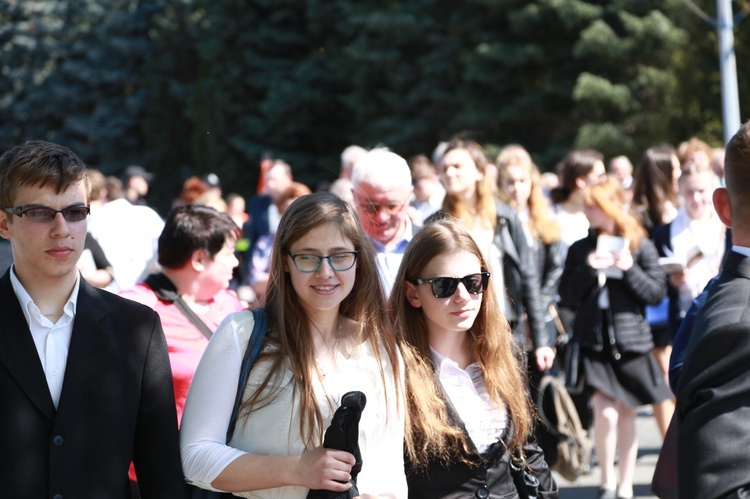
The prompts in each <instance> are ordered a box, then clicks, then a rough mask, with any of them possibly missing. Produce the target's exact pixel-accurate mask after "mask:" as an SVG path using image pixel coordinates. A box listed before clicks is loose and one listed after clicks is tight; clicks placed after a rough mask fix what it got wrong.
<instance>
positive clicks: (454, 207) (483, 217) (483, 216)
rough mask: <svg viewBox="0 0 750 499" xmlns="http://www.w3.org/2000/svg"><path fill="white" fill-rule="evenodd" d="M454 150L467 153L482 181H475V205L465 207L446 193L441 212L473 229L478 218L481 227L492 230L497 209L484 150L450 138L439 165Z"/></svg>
mask: <svg viewBox="0 0 750 499" xmlns="http://www.w3.org/2000/svg"><path fill="white" fill-rule="evenodd" d="M455 149H462V150H464V151H466V152H467V153H469V156H471V159H472V160H473V161H474V165H475V166H476V168H477V170H478V171H479V172H480V173H482V179H481V180H478V181H477V185H476V191H477V205H476V206H466V205H465V204H464V203H463V202H462V201H460V200H458V199H455V198H454V197H453V196H451V195H450V193H446V195H445V199H444V200H443V210H445V211H446V212H447V213H448V214H450V215H451V216H453V217H455V218H457V219H459V220H462V221H463V222H464V224H466V227H473V226H474V223H475V221H476V218H477V217H478V218H479V220H480V221H481V223H482V226H483V227H484V228H486V229H494V228H495V225H497V209H496V208H495V201H494V190H495V186H494V184H493V180H492V178H491V177H490V176H489V175H487V164H488V162H487V156H486V155H485V154H484V149H483V148H482V146H481V145H479V143H477V142H475V141H473V140H466V139H462V138H460V137H454V138H452V139H451V140H450V141H449V142H448V144H447V145H446V147H445V150H444V151H443V154H442V157H441V158H440V164H441V165H442V164H443V158H445V155H446V154H448V153H449V152H451V151H453V150H455Z"/></svg>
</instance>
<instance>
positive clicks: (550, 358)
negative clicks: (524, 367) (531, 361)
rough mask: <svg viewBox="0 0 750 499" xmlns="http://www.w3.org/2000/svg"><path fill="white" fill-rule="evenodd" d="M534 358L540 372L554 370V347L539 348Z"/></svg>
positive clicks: (535, 351)
mask: <svg viewBox="0 0 750 499" xmlns="http://www.w3.org/2000/svg"><path fill="white" fill-rule="evenodd" d="M534 358H535V360H536V367H538V368H539V370H540V371H542V372H544V371H546V370H547V369H552V363H553V362H554V360H555V349H554V348H552V347H539V348H537V349H536V350H534Z"/></svg>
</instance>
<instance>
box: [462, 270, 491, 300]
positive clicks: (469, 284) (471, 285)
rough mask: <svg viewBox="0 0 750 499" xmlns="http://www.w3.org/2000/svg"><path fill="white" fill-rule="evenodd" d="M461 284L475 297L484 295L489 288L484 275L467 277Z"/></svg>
mask: <svg viewBox="0 0 750 499" xmlns="http://www.w3.org/2000/svg"><path fill="white" fill-rule="evenodd" d="M461 282H463V283H464V286H466V291H468V292H469V293H471V294H473V295H478V294H481V293H484V290H485V288H486V287H487V278H486V276H485V275H483V274H472V275H467V276H466V277H464V278H463V279H461Z"/></svg>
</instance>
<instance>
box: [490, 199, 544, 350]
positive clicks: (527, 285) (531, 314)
mask: <svg viewBox="0 0 750 499" xmlns="http://www.w3.org/2000/svg"><path fill="white" fill-rule="evenodd" d="M498 214H499V215H500V216H502V217H503V218H505V219H506V220H507V223H508V231H509V233H510V237H511V238H512V239H513V244H514V246H515V248H516V252H517V253H518V256H519V258H520V269H519V270H520V273H521V301H522V303H523V308H524V311H525V312H526V318H527V319H528V322H529V329H530V330H531V341H532V342H533V344H534V348H539V347H543V346H554V344H555V341H556V338H551V337H549V334H547V330H546V328H545V327H544V306H545V305H543V304H542V299H541V289H542V287H541V282H540V269H539V265H538V264H537V262H536V261H535V259H534V254H533V253H532V251H531V248H530V247H529V244H528V243H527V241H526V235H525V234H524V232H523V227H522V226H521V221H520V220H519V219H518V215H517V214H516V212H515V210H513V209H512V208H510V207H509V206H507V205H501V211H499V213H498Z"/></svg>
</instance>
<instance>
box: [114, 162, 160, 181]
mask: <svg viewBox="0 0 750 499" xmlns="http://www.w3.org/2000/svg"><path fill="white" fill-rule="evenodd" d="M122 176H123V178H124V179H125V180H127V179H129V178H130V177H143V178H144V179H145V180H146V182H151V180H153V178H154V174H153V173H151V172H150V171H148V170H146V169H145V168H144V167H142V166H140V165H130V166H127V167H125V170H124V172H123V174H122Z"/></svg>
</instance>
